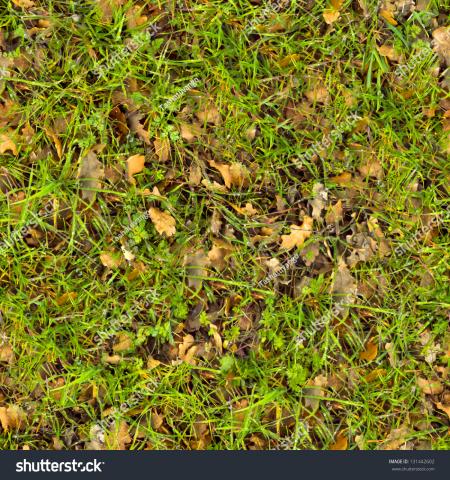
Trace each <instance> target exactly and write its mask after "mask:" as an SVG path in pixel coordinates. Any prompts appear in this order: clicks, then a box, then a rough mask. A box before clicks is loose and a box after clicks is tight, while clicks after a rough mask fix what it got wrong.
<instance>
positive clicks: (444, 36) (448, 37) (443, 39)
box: [433, 26, 450, 66]
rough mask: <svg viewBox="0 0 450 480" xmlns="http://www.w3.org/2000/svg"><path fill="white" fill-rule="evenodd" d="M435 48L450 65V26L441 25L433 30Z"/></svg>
mask: <svg viewBox="0 0 450 480" xmlns="http://www.w3.org/2000/svg"><path fill="white" fill-rule="evenodd" d="M433 50H434V51H435V52H436V53H437V54H438V55H440V56H442V57H443V58H444V60H445V63H446V64H447V66H450V27H448V26H446V27H439V28H437V29H436V30H434V31H433Z"/></svg>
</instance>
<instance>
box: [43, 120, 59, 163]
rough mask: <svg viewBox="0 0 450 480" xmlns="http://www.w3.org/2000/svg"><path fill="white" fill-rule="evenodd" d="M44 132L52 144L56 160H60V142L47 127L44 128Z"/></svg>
mask: <svg viewBox="0 0 450 480" xmlns="http://www.w3.org/2000/svg"><path fill="white" fill-rule="evenodd" d="M44 132H45V134H46V135H47V137H48V138H50V140H51V141H52V142H53V144H54V145H55V149H56V153H57V155H58V158H59V159H60V160H61V158H62V154H63V151H62V145H61V140H60V139H59V137H58V135H56V133H55V132H54V131H53V130H52V129H51V128H49V127H45V128H44Z"/></svg>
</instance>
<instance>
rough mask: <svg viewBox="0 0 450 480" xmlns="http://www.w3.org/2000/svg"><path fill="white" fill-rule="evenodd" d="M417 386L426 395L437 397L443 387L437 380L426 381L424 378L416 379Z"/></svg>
mask: <svg viewBox="0 0 450 480" xmlns="http://www.w3.org/2000/svg"><path fill="white" fill-rule="evenodd" d="M417 385H419V388H420V389H421V390H422V392H423V393H425V394H426V395H438V394H439V393H442V392H443V390H444V387H443V385H442V384H441V382H440V381H439V380H427V379H425V378H421V377H418V378H417Z"/></svg>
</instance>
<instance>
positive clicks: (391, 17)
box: [380, 10, 398, 25]
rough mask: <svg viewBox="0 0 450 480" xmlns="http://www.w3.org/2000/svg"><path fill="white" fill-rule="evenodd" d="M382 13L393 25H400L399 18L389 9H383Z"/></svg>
mask: <svg viewBox="0 0 450 480" xmlns="http://www.w3.org/2000/svg"><path fill="white" fill-rule="evenodd" d="M380 15H381V16H382V17H383V18H384V19H385V20H386V22H388V23H390V24H391V25H398V22H397V20H396V19H395V18H394V16H393V15H392V12H390V11H389V10H381V11H380Z"/></svg>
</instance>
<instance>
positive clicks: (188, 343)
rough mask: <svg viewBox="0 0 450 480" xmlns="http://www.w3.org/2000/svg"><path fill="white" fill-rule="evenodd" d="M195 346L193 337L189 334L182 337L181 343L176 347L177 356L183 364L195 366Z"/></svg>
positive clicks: (196, 348)
mask: <svg viewBox="0 0 450 480" xmlns="http://www.w3.org/2000/svg"><path fill="white" fill-rule="evenodd" d="M194 344H195V340H194V337H193V336H192V335H190V334H188V335H185V336H184V337H183V343H180V345H179V346H178V355H179V357H180V359H181V360H182V361H183V362H186V363H189V364H191V365H195V363H196V362H195V359H194V356H195V354H196V353H197V350H198V347H197V346H196V345H194Z"/></svg>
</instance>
